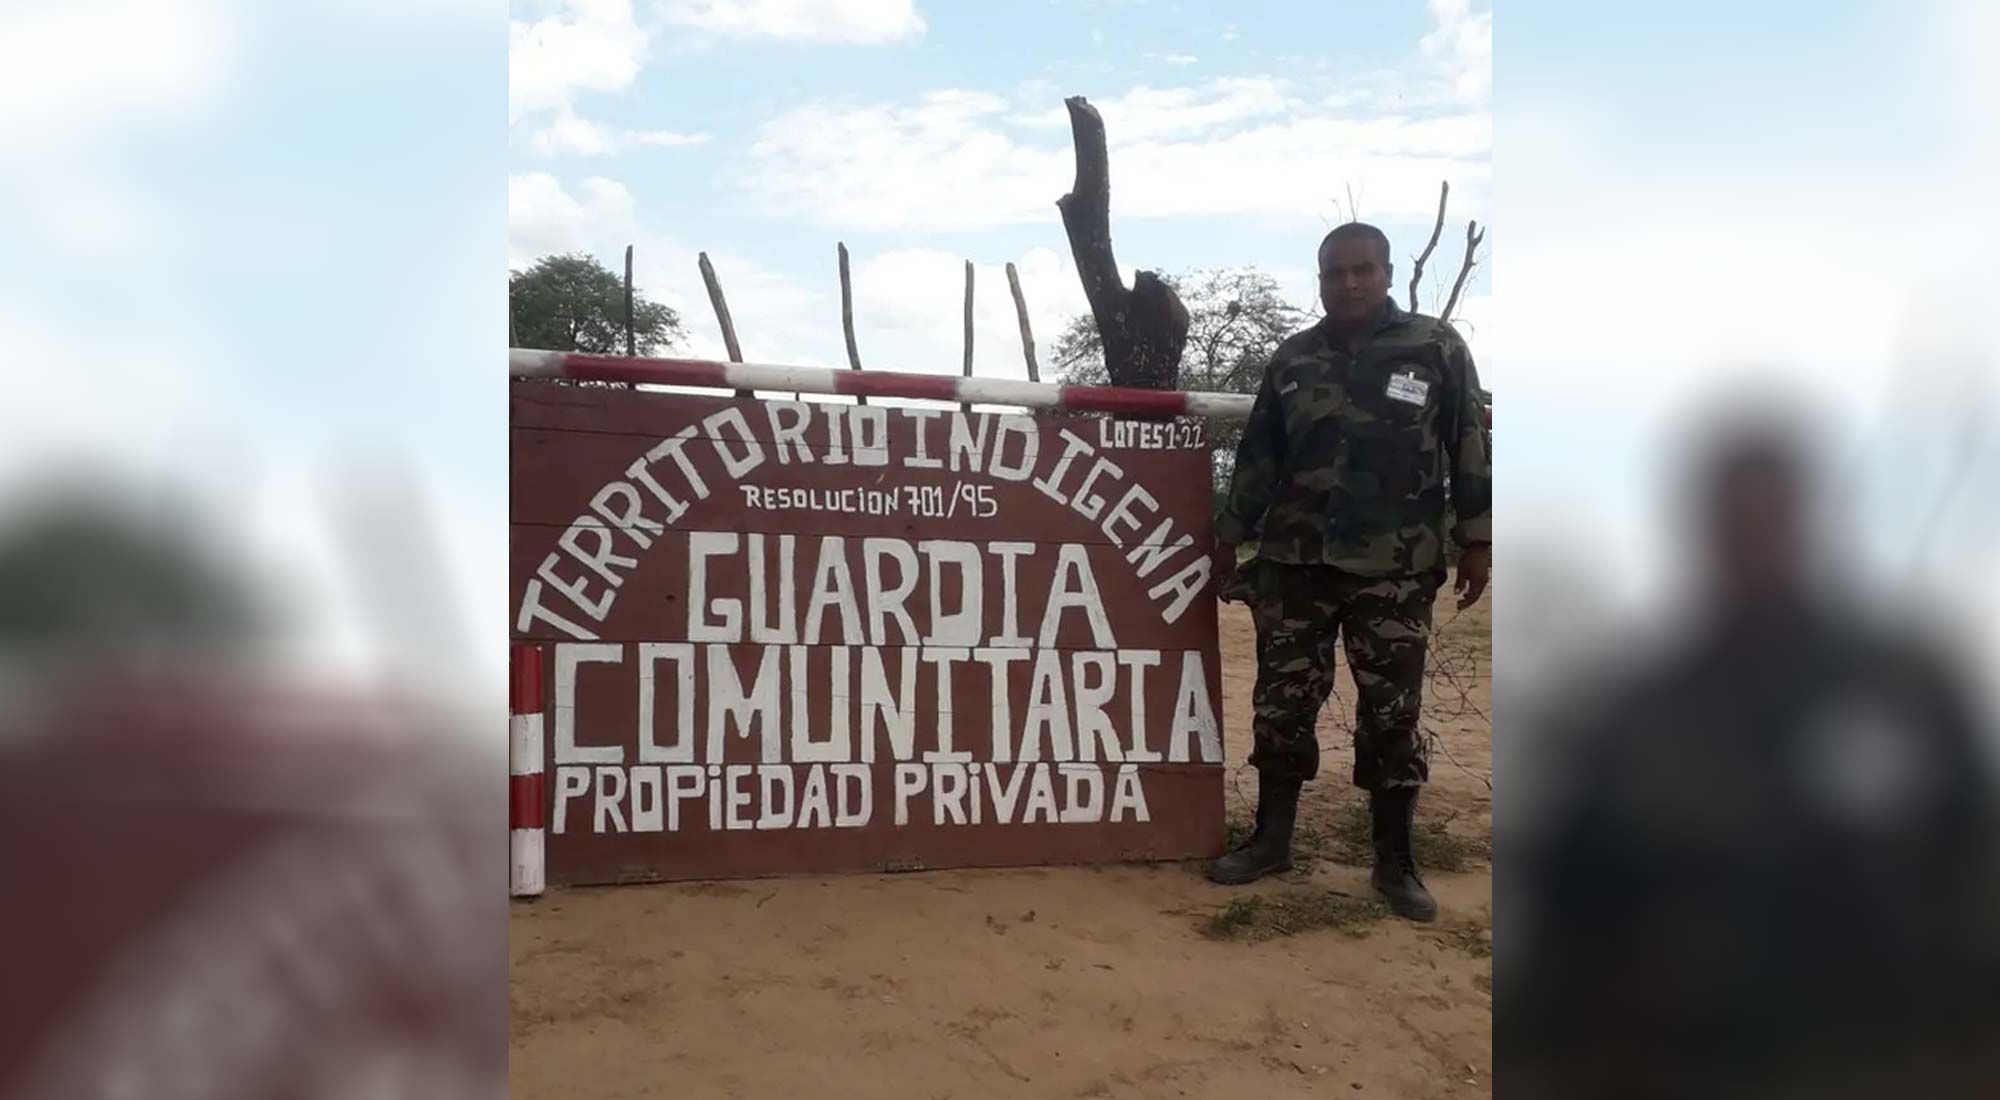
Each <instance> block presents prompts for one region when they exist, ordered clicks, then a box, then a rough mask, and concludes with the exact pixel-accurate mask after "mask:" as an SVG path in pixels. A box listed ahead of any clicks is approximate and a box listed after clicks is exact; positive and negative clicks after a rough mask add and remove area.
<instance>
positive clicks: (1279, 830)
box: [1208, 776, 1302, 886]
mask: <svg viewBox="0 0 2000 1100" xmlns="http://www.w3.org/2000/svg"><path fill="white" fill-rule="evenodd" d="M1300 786H1302V784H1301V783H1300V782H1299V781H1298V780H1296V779H1273V778H1270V777H1269V776H1263V777H1260V778H1259V779H1258V780H1257V831H1256V832H1255V833H1253V834H1251V836H1250V840H1249V842H1248V843H1246V844H1244V845H1243V846H1242V847H1239V848H1237V849H1236V850H1235V851H1233V852H1231V853H1229V854H1228V855H1226V856H1223V857H1222V858H1221V859H1218V860H1216V861H1215V862H1214V863H1211V864H1209V865H1208V878H1209V881H1210V882H1219V883H1221V884H1223V885H1224V886H1241V885H1243V884H1245V883H1249V882H1255V881H1257V880H1258V879H1260V878H1263V877H1264V876H1265V875H1269V874H1276V873H1277V872H1280V871H1289V870H1291V869H1292V824H1293V823H1294V822H1295V821H1296V820H1297V819H1298V813H1299V788H1300Z"/></svg>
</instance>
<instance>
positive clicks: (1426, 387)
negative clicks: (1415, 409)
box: [1387, 371, 1431, 406]
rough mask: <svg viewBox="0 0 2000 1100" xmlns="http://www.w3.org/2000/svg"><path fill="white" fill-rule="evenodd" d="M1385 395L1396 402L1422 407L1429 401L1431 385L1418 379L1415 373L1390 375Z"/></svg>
mask: <svg viewBox="0 0 2000 1100" xmlns="http://www.w3.org/2000/svg"><path fill="white" fill-rule="evenodd" d="M1387 393H1388V395H1389V396H1390V397H1392V398H1394V399H1395V400H1397V401H1402V402H1406V403H1408V404H1411V405H1417V406H1422V405H1423V404H1424V403H1425V402H1426V401H1428V400H1429V399H1430V393H1431V384H1430V383H1429V382H1426V381H1424V380H1423V379H1421V378H1418V377H1417V374H1416V372H1415V371H1411V372H1410V373H1408V374H1392V375H1390V376H1389V388H1388V390H1387Z"/></svg>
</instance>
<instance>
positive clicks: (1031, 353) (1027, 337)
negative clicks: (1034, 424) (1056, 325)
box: [1007, 263, 1042, 382]
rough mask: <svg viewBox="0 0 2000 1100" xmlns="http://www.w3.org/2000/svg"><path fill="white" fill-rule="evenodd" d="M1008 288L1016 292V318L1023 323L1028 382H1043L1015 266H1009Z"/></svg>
mask: <svg viewBox="0 0 2000 1100" xmlns="http://www.w3.org/2000/svg"><path fill="white" fill-rule="evenodd" d="M1007 288H1008V289H1009V290H1011V291H1013V292H1014V316H1015V317H1016V318H1017V319H1019V321H1020V322H1021V354H1022V355H1024V356H1026V357H1027V360H1028V381H1030V382H1039V381H1041V380H1042V372H1041V368H1039V367H1037V366H1036V365H1035V334H1034V333H1033V332H1032V331H1030V330H1029V328H1028V300H1027V299H1026V298H1024V297H1022V296H1021V273H1020V272H1018V271H1015V270H1014V265H1013V264H1011V263H1009V264H1008V265H1007Z"/></svg>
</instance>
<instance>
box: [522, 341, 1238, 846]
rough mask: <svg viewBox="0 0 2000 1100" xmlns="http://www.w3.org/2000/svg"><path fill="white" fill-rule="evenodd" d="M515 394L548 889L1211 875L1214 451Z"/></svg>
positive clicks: (928, 419)
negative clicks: (1122, 869)
mask: <svg viewBox="0 0 2000 1100" xmlns="http://www.w3.org/2000/svg"><path fill="white" fill-rule="evenodd" d="M512 386H513V392H512V411H511V416H512V488H511V494H512V516H511V525H512V526H511V537H512V546H511V558H512V564H511V568H512V574H513V578H512V585H513V589H512V591H513V616H514V621H513V637H514V639H515V641H517V642H527V643H533V644H534V645H535V647H536V649H537V651H538V653H539V658H540V661H541V666H542V667H541V677H540V678H541V681H542V683H544V684H545V685H546V711H545V713H544V714H543V721H542V723H541V724H542V726H543V728H544V729H545V730H546V731H547V734H546V737H545V738H544V739H543V740H544V744H545V750H544V752H545V755H544V759H543V762H544V771H545V782H543V783H542V784H540V787H539V789H540V790H541V792H542V793H541V795H540V797H541V798H542V799H543V800H544V801H543V806H544V808H545V810H546V815H545V820H546V829H547V834H546V860H547V876H548V881H549V882H551V883H555V884H578V883H604V882H621V881H645V880H659V879H682V878H713V877H731V876H746V875H760V874H776V873H785V872H803V871H837V870H883V869H908V868H917V867H949V866H982V865H1010V864H1035V863H1064V862H1091V861H1109V860H1135V859H1168V858H1187V857H1198V856H1211V855H1215V854H1217V853H1218V852H1219V851H1220V850H1221V845H1222V809H1223V807H1222V782H1223V769H1222V759H1223V756H1222V726H1221V720H1220V711H1221V706H1220V704H1221V698H1222V697H1221V679H1220V671H1221V670H1220V662H1219V659H1218V654H1217V648H1216V603H1215V598H1214V593H1213V585H1212V577H1211V557H1210V542H1211V531H1210V525H1211V513H1210V499H1209V473H1208V459H1207V440H1206V438H1205V428H1204V426H1203V425H1202V424H1200V423H1198V422H1186V421H1156V422H1134V421H1116V420H1100V419H1089V418H1080V417H1067V416H1028V415H1007V414H989V413H965V412H961V411H959V410H957V409H954V408H950V407H926V408H914V407H913V408H885V407H882V406H880V405H871V406H862V405H847V404H832V403H803V402H795V401H759V400H751V399H735V398H725V397H720V396H717V397H705V396H689V395H684V394H669V393H656V392H638V391H632V390H623V389H605V388H597V387H577V386H569V385H560V384H555V383H550V382H543V381H523V380H517V381H515V382H513V383H512Z"/></svg>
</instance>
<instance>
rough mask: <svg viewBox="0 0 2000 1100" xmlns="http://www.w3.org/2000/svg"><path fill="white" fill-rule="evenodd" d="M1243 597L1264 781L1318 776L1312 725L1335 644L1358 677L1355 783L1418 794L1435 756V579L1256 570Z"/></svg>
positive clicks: (1330, 676)
mask: <svg viewBox="0 0 2000 1100" xmlns="http://www.w3.org/2000/svg"><path fill="white" fill-rule="evenodd" d="M1245 571H1246V572H1248V573H1250V576H1248V577H1246V578H1244V580H1245V581H1246V582H1247V583H1246V584H1245V588H1247V591H1246V592H1245V593H1244V595H1245V596H1246V597H1247V602H1248V603H1249V605H1250V613H1251V616H1252V618H1253V619H1255V621H1256V624H1257V687H1256V690H1255V691H1254V692H1253V693H1252V697H1251V704H1252V708H1253V710H1254V714H1255V717H1254V720H1253V723H1252V729H1253V733H1254V736H1255V742H1256V743H1255V746H1254V747H1253V749H1252V750H1251V753H1250V763H1251V764H1253V765H1255V766H1256V767H1257V770H1258V772H1259V773H1260V774H1263V775H1269V776H1274V777H1280V778H1288V779H1298V780H1309V779H1312V778H1314V777H1315V776H1317V775H1318V774H1319V740H1318V738H1317V737H1315V736H1314V732H1313V727H1314V725H1315V724H1316V723H1317V721H1318V719H1319V712H1320V708H1321V707H1322V706H1324V705H1325V704H1326V700H1327V697H1328V696H1329V695H1331V694H1332V693H1333V684H1334V651H1333V646H1334V641H1335V638H1336V636H1338V637H1339V639H1340V640H1341V641H1344V642H1345V643H1346V646H1347V665H1348V668H1349V669H1350V670H1351V671H1352V672H1353V674H1354V686H1355V692H1356V695H1357V696H1358V697H1357V698H1356V700H1355V707H1354V785H1355V786H1357V787H1361V788H1363V789H1365V790H1379V789H1381V788H1384V787H1405V786H1421V785H1422V784H1423V783H1425V782H1426V781H1428V780H1429V779H1430V753H1429V748H1428V746H1427V745H1426V744H1425V742H1424V738H1423V735H1422V733H1421V731H1419V730H1418V728H1417V716H1418V711H1419V709H1420V708H1421V707H1422V705H1423V690H1424V658H1425V656H1426V653H1427V648H1428V643H1429V641H1430V633H1431V601H1432V599H1433V598H1434V597H1435V596H1436V595H1437V588H1438V580H1437V578H1436V577H1435V576H1429V575H1426V576H1417V577H1387V578H1383V577H1362V576H1357V575H1355V574H1353V573H1346V572H1342V571H1340V570H1338V569H1334V568H1332V567H1330V566H1324V565H1286V564H1280V563H1277V562H1264V561H1259V562H1252V563H1250V564H1248V565H1246V566H1245Z"/></svg>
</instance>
